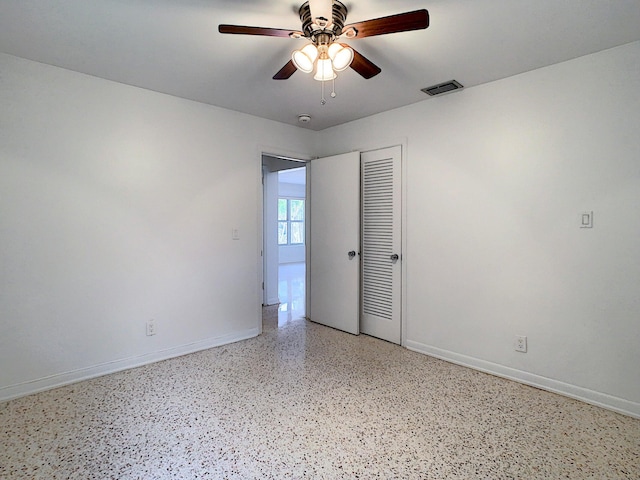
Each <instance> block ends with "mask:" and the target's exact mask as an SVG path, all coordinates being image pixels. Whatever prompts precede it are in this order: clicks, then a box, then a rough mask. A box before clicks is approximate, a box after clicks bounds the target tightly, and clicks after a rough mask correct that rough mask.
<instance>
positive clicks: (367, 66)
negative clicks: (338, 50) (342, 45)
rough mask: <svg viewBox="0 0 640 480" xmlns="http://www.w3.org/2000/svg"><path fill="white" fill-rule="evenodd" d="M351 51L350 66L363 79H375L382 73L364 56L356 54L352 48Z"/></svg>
mask: <svg viewBox="0 0 640 480" xmlns="http://www.w3.org/2000/svg"><path fill="white" fill-rule="evenodd" d="M351 50H353V61H352V62H351V65H350V66H351V68H353V69H354V70H355V71H356V72H358V73H359V74H360V75H362V76H363V77H364V78H366V79H369V78H372V77H375V76H376V75H378V74H379V73H380V72H381V71H382V70H381V69H380V67H379V66H377V65H376V64H375V63H373V62H372V61H371V60H369V59H368V58H366V57H365V56H364V55H361V54H360V53H358V52H356V51H355V50H354V49H353V47H351Z"/></svg>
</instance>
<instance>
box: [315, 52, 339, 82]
mask: <svg viewBox="0 0 640 480" xmlns="http://www.w3.org/2000/svg"><path fill="white" fill-rule="evenodd" d="M336 77H337V75H336V73H335V72H334V71H333V67H332V65H331V59H330V58H324V59H323V58H321V59H320V60H318V64H317V67H316V74H315V75H314V77H313V78H314V79H315V80H319V81H321V82H326V81H327V80H333V79H334V78H336Z"/></svg>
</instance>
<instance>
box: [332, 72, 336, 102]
mask: <svg viewBox="0 0 640 480" xmlns="http://www.w3.org/2000/svg"><path fill="white" fill-rule="evenodd" d="M331 81H332V82H333V88H332V90H331V98H336V95H337V93H336V77H333V80H331Z"/></svg>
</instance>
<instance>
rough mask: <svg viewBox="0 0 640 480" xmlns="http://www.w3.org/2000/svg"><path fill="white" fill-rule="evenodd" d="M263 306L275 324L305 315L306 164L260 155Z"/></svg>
mask: <svg viewBox="0 0 640 480" xmlns="http://www.w3.org/2000/svg"><path fill="white" fill-rule="evenodd" d="M262 167H263V194H264V199H263V205H264V214H263V219H264V224H263V239H264V248H263V252H264V253H263V268H264V274H263V278H264V290H263V305H265V306H272V307H275V306H277V308H278V323H279V324H282V323H287V322H290V321H294V320H298V319H302V318H304V317H305V315H306V309H305V306H306V264H305V258H306V238H305V233H306V164H305V163H304V161H299V160H293V159H288V158H282V157H275V156H269V155H263V158H262Z"/></svg>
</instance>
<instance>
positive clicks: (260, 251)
mask: <svg viewBox="0 0 640 480" xmlns="http://www.w3.org/2000/svg"><path fill="white" fill-rule="evenodd" d="M263 156H268V157H276V158H281V159H283V160H291V161H296V162H301V163H303V164H304V165H305V166H306V165H307V163H308V162H309V161H310V160H311V159H312V158H313V157H312V156H311V155H310V154H309V153H300V152H295V151H291V150H284V149H282V148H279V147H273V146H270V145H258V149H257V157H258V161H257V162H256V175H257V180H258V181H257V192H256V195H257V198H258V202H257V212H256V219H257V224H258V228H257V230H258V242H257V250H256V264H257V269H258V275H257V282H256V300H257V304H256V319H257V323H258V330H259V334H262V304H263V301H264V290H263V284H264V282H265V278H264V269H265V263H264V262H265V257H264V240H265V238H264V220H265V219H264V185H263V183H262V178H263V177H262V174H263V166H262V158H263Z"/></svg>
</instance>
